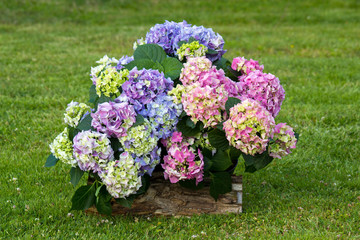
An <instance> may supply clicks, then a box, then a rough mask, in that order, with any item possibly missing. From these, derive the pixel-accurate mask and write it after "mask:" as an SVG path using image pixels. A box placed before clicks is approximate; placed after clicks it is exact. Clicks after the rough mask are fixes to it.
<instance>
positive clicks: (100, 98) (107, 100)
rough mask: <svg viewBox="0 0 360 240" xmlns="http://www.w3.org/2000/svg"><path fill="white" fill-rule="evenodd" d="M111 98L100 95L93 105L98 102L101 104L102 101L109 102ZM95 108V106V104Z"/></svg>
mask: <svg viewBox="0 0 360 240" xmlns="http://www.w3.org/2000/svg"><path fill="white" fill-rule="evenodd" d="M112 100H113V99H112V98H111V97H107V96H105V95H101V97H99V98H98V99H97V100H96V102H95V105H98V104H101V103H104V102H111V101H112ZM96 108H97V106H96Z"/></svg>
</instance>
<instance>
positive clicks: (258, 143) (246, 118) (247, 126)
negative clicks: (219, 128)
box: [224, 99, 275, 155]
mask: <svg viewBox="0 0 360 240" xmlns="http://www.w3.org/2000/svg"><path fill="white" fill-rule="evenodd" d="M274 125H275V121H274V118H273V117H272V116H271V114H270V113H269V112H268V111H267V110H266V109H265V108H264V107H262V106H261V105H260V104H259V103H258V102H257V101H255V100H252V99H245V100H243V101H242V102H241V103H238V104H236V105H235V106H233V107H232V108H230V116H229V119H228V120H226V121H225V122H224V130H225V134H226V138H227V140H228V141H229V143H230V145H231V146H233V147H235V148H237V149H239V150H240V151H242V152H243V153H245V154H249V155H255V154H261V153H262V152H264V151H265V150H266V146H267V144H268V142H269V138H270V135H271V130H272V128H273V127H274Z"/></svg>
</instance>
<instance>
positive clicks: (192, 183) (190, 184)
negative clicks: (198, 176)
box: [179, 179, 204, 190]
mask: <svg viewBox="0 0 360 240" xmlns="http://www.w3.org/2000/svg"><path fill="white" fill-rule="evenodd" d="M179 184H180V186H182V187H184V188H188V189H192V190H198V189H202V188H203V187H204V182H199V183H198V184H197V185H196V180H195V179H189V180H182V181H179Z"/></svg>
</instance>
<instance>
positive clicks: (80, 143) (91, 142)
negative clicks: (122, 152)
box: [73, 131, 114, 172]
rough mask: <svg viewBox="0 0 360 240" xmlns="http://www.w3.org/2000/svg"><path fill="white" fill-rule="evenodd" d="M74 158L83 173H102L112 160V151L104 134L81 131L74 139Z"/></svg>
mask: <svg viewBox="0 0 360 240" xmlns="http://www.w3.org/2000/svg"><path fill="white" fill-rule="evenodd" d="M73 141H74V146H73V147H74V157H75V159H76V160H77V162H78V165H79V168H80V169H81V170H83V171H90V170H92V171H94V172H102V171H103V169H104V168H105V167H106V165H107V163H108V162H109V161H111V160H113V159H114V151H113V150H112V148H111V145H110V140H109V139H108V138H107V137H106V135H105V134H101V133H98V132H93V131H81V132H79V133H78V134H77V135H76V136H75V137H74V140H73Z"/></svg>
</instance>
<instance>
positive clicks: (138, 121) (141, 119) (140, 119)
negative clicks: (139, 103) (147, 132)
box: [131, 114, 145, 127]
mask: <svg viewBox="0 0 360 240" xmlns="http://www.w3.org/2000/svg"><path fill="white" fill-rule="evenodd" d="M144 122H145V119H144V117H143V116H142V115H140V114H138V115H136V122H135V123H134V124H133V125H132V126H131V127H136V126H139V125H141V124H143V123H144Z"/></svg>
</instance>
